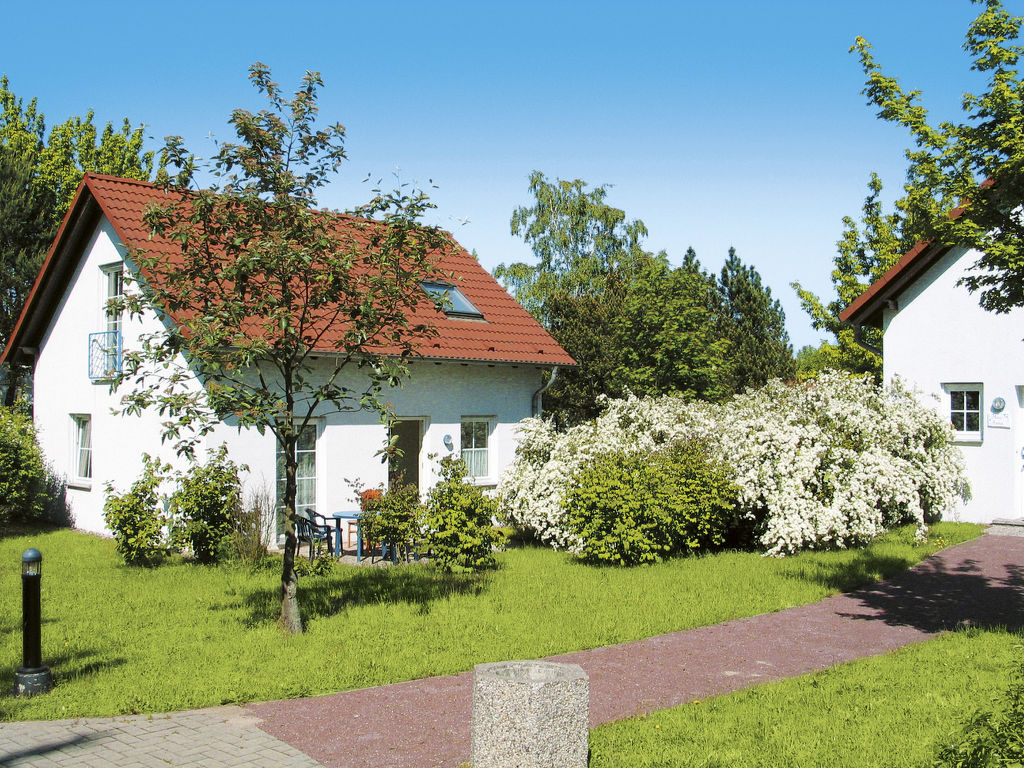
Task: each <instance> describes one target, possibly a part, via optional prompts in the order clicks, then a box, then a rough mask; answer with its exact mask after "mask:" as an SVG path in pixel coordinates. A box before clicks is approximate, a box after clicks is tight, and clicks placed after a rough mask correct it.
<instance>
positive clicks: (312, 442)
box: [277, 424, 316, 535]
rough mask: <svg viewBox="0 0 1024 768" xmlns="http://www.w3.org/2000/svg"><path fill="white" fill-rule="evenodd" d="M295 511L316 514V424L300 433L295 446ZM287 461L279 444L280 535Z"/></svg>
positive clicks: (278, 511) (282, 526) (280, 532)
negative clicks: (296, 463)
mask: <svg viewBox="0 0 1024 768" xmlns="http://www.w3.org/2000/svg"><path fill="white" fill-rule="evenodd" d="M295 458H296V460H297V462H298V466H297V467H296V471H295V483H296V488H295V511H296V512H306V511H309V512H316V424H309V425H307V426H306V428H305V429H303V430H302V431H301V432H300V433H299V440H298V442H297V443H296V444H295ZM285 479H286V478H285V461H284V451H283V450H282V448H281V444H280V443H278V444H277V523H278V535H280V534H282V533H283V532H284V524H283V522H284V518H283V511H284V490H285Z"/></svg>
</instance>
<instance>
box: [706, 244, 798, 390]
mask: <svg viewBox="0 0 1024 768" xmlns="http://www.w3.org/2000/svg"><path fill="white" fill-rule="evenodd" d="M718 288H719V291H720V292H721V294H722V300H723V303H724V311H725V316H726V317H727V318H728V320H729V321H730V322H729V330H728V338H729V340H730V341H731V342H732V345H731V347H732V348H731V351H730V361H731V364H732V372H733V381H732V389H733V391H734V392H742V391H743V390H745V389H747V388H748V387H754V388H756V387H761V386H764V385H765V384H766V383H767V382H768V381H769V380H770V379H791V378H793V375H794V374H795V372H796V367H795V365H794V361H793V348H792V346H790V344H789V334H788V333H787V332H786V313H785V312H784V311H783V310H782V305H781V304H780V303H779V302H778V300H777V299H773V298H772V290H771V288H769V287H767V286H765V285H762V284H761V275H760V274H759V273H758V271H757V270H756V269H754V267H753V266H750V265H748V264H744V263H743V262H742V261H741V260H740V258H739V256H737V255H736V249H735V248H730V249H729V257H728V258H727V259H726V260H725V264H724V265H723V266H722V271H721V274H720V275H719V278H718Z"/></svg>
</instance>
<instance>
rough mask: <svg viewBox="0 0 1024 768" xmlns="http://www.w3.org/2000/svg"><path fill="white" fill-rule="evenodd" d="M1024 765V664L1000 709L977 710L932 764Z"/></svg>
mask: <svg viewBox="0 0 1024 768" xmlns="http://www.w3.org/2000/svg"><path fill="white" fill-rule="evenodd" d="M1021 765H1024V664H1021V666H1020V668H1019V669H1018V670H1017V673H1016V674H1015V675H1014V680H1013V683H1012V684H1011V685H1010V687H1009V688H1008V689H1007V691H1006V695H1005V701H1004V702H1002V704H1001V706H1000V707H999V708H998V710H997V711H992V712H978V713H975V714H974V715H973V716H972V717H971V718H970V719H969V720H968V721H967V724H966V725H965V726H964V728H963V730H962V731H961V733H960V734H959V735H958V736H957V737H956V739H955V740H953V741H951V742H949V743H946V744H944V745H942V746H941V747H940V748H939V750H938V755H937V756H936V758H935V761H934V762H933V763H932V766H933V768H1003V766H1021Z"/></svg>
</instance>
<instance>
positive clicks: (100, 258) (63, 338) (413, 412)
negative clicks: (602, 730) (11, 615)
mask: <svg viewBox="0 0 1024 768" xmlns="http://www.w3.org/2000/svg"><path fill="white" fill-rule="evenodd" d="M117 243H118V237H117V235H116V233H115V232H114V230H113V228H112V227H111V226H110V224H109V222H107V220H106V219H105V218H104V219H103V220H102V221H101V223H100V225H99V226H98V228H97V230H96V232H95V233H94V234H93V237H92V239H91V240H90V242H89V244H88V245H87V246H86V254H85V257H84V258H83V259H82V261H81V263H80V264H79V267H78V270H77V271H76V273H75V275H74V278H73V279H72V281H71V284H70V286H69V288H68V290H67V291H66V293H65V295H64V297H63V299H62V301H61V304H60V306H59V307H58V309H57V312H56V313H55V315H54V320H53V321H52V323H51V326H50V328H49V330H48V331H47V333H46V335H45V336H44V338H43V341H42V343H41V345H40V349H39V353H38V355H37V358H36V364H35V376H34V387H35V392H34V395H35V400H34V402H35V422H36V427H37V429H38V431H39V440H40V444H41V446H42V448H43V451H44V452H45V454H46V456H47V458H48V459H49V460H50V462H51V463H52V464H53V465H54V467H55V469H56V470H57V472H58V473H59V474H62V475H65V476H67V477H71V476H73V474H74V472H73V467H74V466H75V460H76V451H75V446H74V445H73V435H74V425H73V421H72V415H73V414H88V415H89V416H90V417H91V420H92V449H93V477H92V480H91V482H90V483H76V484H72V485H70V486H69V489H68V500H69V502H70V503H71V506H72V511H73V514H74V516H75V524H76V526H77V527H78V528H81V529H84V530H87V531H94V532H102V531H104V524H103V500H104V485H105V484H106V483H107V482H110V483H113V485H114V486H115V487H116V488H117V489H118V490H121V491H123V490H126V489H127V488H128V487H129V486H130V485H131V483H132V482H133V481H134V480H135V479H136V478H137V477H138V475H139V472H140V470H141V468H142V461H141V456H142V454H143V453H149V454H151V455H159V456H160V457H161V458H162V459H164V460H165V461H169V462H171V463H176V464H177V465H178V466H182V461H181V460H180V459H177V458H176V457H175V456H174V454H173V450H172V449H171V447H169V446H162V445H161V441H160V418H159V417H158V416H157V415H156V414H153V413H146V414H144V415H143V416H141V417H137V416H119V415H115V414H114V413H112V409H113V408H114V407H115V406H116V405H117V404H118V402H119V396H118V395H113V394H111V393H110V392H109V387H108V385H107V383H105V382H93V381H91V380H90V379H89V376H88V335H89V333H92V332H97V331H102V330H106V320H105V315H104V303H105V291H106V286H105V282H104V274H103V272H102V267H104V266H107V265H110V264H113V263H117V262H119V261H122V260H123V249H122V248H121V247H120V246H118V245H117ZM157 323H158V321H157V320H156V318H151V319H148V320H147V321H146V322H140V321H134V322H129V321H128V320H127V319H125V322H124V324H123V334H124V339H125V341H124V346H125V348H126V349H130V348H131V347H132V345H133V341H135V340H137V339H138V336H139V334H140V333H143V332H148V331H152V330H155V329H156V327H157ZM411 370H412V377H411V378H410V379H409V380H407V381H406V382H405V384H404V386H403V387H401V388H396V389H394V390H392V391H391V392H390V393H389V394H388V398H389V400H390V402H391V403H392V404H393V406H394V410H395V413H396V414H397V415H398V416H399V417H405V418H408V419H413V418H417V419H422V420H423V421H424V435H423V448H422V450H421V453H420V457H419V460H420V488H421V491H425V490H426V489H427V488H428V487H429V486H430V485H431V484H432V478H433V477H435V472H434V470H435V469H436V461H432V460H431V459H429V458H428V457H429V456H430V455H431V454H436V455H437V457H438V458H439V457H441V456H445V455H449V454H450V453H457V452H458V450H459V441H460V425H461V421H462V419H463V417H468V416H473V417H481V418H487V419H489V420H490V421H491V423H492V431H491V433H490V435H489V441H488V450H489V456H488V459H489V465H490V468H491V471H490V472H489V475H490V476H489V477H488V478H486V479H485V480H482V481H481V484H495V483H496V482H497V480H498V478H499V477H500V475H501V473H502V471H503V470H504V468H505V467H506V466H507V465H508V464H509V463H510V462H511V461H512V459H513V457H514V455H515V447H516V437H515V424H516V422H518V421H520V420H521V419H524V418H526V417H528V416H530V415H531V408H532V397H533V393H534V392H535V391H536V390H537V389H538V388H539V387H540V386H541V368H540V367H538V366H535V365H532V364H521V365H511V364H493V365H492V364H486V363H459V362H452V361H444V362H440V363H437V362H433V361H428V360H420V361H415V362H414V363H413V364H412V366H411ZM317 423H318V438H317V445H316V450H317V453H316V465H317V470H316V473H317V482H316V486H317V488H316V495H317V510H318V511H319V512H321V514H326V515H329V514H331V513H332V512H337V511H343V510H352V509H355V508H357V504H356V499H355V495H354V493H353V491H352V488H351V487H350V486H349V484H348V483H347V482H346V480H354V481H358V482H359V483H360V484H361V485H363V486H367V487H370V486H376V485H382V484H383V485H386V483H387V466H386V465H384V464H381V461H380V457H379V456H374V454H375V453H376V452H377V451H378V450H379V449H380V448H382V447H383V445H384V442H385V437H386V430H385V428H384V427H383V426H382V425H381V424H380V423H379V422H378V419H377V416H376V414H374V413H366V412H357V413H344V414H340V413H324V414H323V415H322V416H321V417H320V418H319V419H318V420H317ZM445 435H450V436H451V441H452V444H453V450H452V451H449V450H448V449H447V448H446V447H445V445H444V437H445ZM222 442H224V443H227V445H228V451H229V455H230V456H231V458H232V459H233V460H235V461H236V462H238V463H240V464H246V465H248V467H249V473H248V475H247V476H246V477H244V478H243V481H244V482H245V484H246V486H248V487H250V488H252V487H257V486H259V485H265V486H266V488H267V489H268V490H269V491H271V493H273V491H274V483H275V458H276V444H275V442H274V437H273V435H272V434H271V433H269V432H267V433H266V434H264V435H260V434H259V433H257V432H256V431H255V430H253V429H246V430H239V429H237V428H236V427H233V426H231V425H230V424H222V425H220V426H219V427H218V428H217V429H216V430H215V431H214V433H213V434H211V435H210V437H209V438H208V439H207V444H208V446H210V447H213V446H216V445H219V444H221V443H222Z"/></svg>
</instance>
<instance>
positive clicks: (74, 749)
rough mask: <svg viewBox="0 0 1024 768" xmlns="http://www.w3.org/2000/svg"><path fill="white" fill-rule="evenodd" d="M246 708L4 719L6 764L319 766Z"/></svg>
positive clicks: (56, 767) (0, 742)
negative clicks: (263, 727) (265, 727)
mask: <svg viewBox="0 0 1024 768" xmlns="http://www.w3.org/2000/svg"><path fill="white" fill-rule="evenodd" d="M257 723H258V720H257V718H256V717H254V716H253V715H252V714H251V713H248V712H246V711H245V710H244V709H242V708H241V707H234V706H232V707H215V708H212V709H196V710H192V711H190V712H174V713H172V714H166V715H151V716H147V715H136V716H132V717H113V718H105V717H104V718H101V717H96V718H84V719H80V720H56V721H34V722H27V723H0V766H3V767H4V768H15V767H16V768H30V767H31V768H44V767H45V768H64V767H65V766H67V768H72V767H74V768H168V766H174V768H221V767H223V768H269V767H270V766H280V768H317V767H318V766H319V765H320V763H318V762H316V761H315V760H313V759H312V758H311V757H309V756H307V755H305V754H303V753H302V752H301V751H299V750H298V749H296V748H295V747H293V746H291V745H290V744H288V743H286V742H284V741H281V740H280V739H277V738H274V737H273V736H271V735H270V734H268V733H266V732H265V731H263V730H261V729H260V728H259V727H258V725H257Z"/></svg>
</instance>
